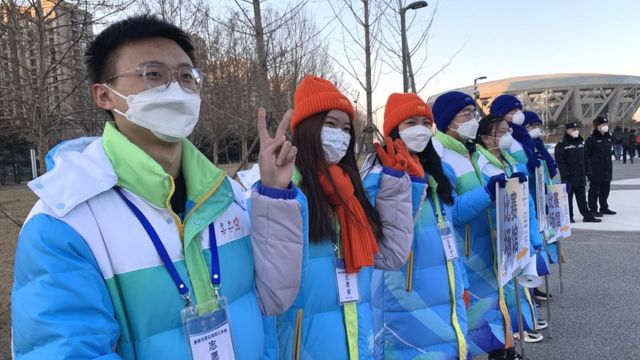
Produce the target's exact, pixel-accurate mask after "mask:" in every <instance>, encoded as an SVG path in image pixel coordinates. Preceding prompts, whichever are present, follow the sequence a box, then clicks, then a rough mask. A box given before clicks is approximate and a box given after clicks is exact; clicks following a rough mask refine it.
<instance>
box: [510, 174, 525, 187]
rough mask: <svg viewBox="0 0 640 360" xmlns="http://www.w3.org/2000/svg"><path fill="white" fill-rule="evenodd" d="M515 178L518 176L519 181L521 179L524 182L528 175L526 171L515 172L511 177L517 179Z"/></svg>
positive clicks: (521, 182)
mask: <svg viewBox="0 0 640 360" xmlns="http://www.w3.org/2000/svg"><path fill="white" fill-rule="evenodd" d="M515 178H518V181H520V184H523V183H524V182H525V181H527V175H526V174H525V173H521V172H514V173H513V174H511V179H515Z"/></svg>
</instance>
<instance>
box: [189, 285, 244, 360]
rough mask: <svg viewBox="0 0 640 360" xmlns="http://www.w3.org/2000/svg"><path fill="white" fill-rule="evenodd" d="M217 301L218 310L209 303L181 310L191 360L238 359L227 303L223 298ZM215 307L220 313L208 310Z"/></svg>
mask: <svg viewBox="0 0 640 360" xmlns="http://www.w3.org/2000/svg"><path fill="white" fill-rule="evenodd" d="M213 302H217V307H216V306H214V305H215V304H212V303H208V304H203V305H196V306H194V305H191V306H188V307H186V308H184V309H182V310H181V311H180V318H181V319H182V327H183V329H184V332H185V335H186V337H187V341H188V342H189V351H190V353H191V359H194V360H235V359H236V355H235V352H234V350H233V340H232V339H231V323H230V321H229V312H228V309H227V301H226V299H225V298H224V297H220V298H219V299H217V300H216V299H214V300H213ZM212 308H214V309H216V310H212V311H207V310H208V309H212Z"/></svg>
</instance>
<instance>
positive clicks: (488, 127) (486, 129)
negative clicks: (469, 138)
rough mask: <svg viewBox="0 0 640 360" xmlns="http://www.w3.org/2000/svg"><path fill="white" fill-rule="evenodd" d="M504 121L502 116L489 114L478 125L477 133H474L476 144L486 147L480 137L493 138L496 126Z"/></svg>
mask: <svg viewBox="0 0 640 360" xmlns="http://www.w3.org/2000/svg"><path fill="white" fill-rule="evenodd" d="M503 121H506V120H505V118H504V117H503V116H500V115H496V114H489V115H487V116H485V117H483V118H482V119H481V120H480V123H479V124H478V132H477V133H476V143H477V144H480V145H482V146H484V147H485V148H486V147H487V145H486V144H485V143H484V141H482V136H493V137H495V133H496V129H495V128H496V125H497V124H499V123H501V122H503Z"/></svg>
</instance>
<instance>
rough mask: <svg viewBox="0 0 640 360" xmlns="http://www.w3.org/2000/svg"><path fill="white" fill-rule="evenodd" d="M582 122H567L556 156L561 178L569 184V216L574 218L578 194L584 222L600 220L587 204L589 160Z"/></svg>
mask: <svg viewBox="0 0 640 360" xmlns="http://www.w3.org/2000/svg"><path fill="white" fill-rule="evenodd" d="M580 126H581V124H580V123H578V122H576V121H574V122H570V123H568V124H566V125H565V126H564V128H565V131H564V132H565V134H564V137H563V138H562V140H561V141H560V142H559V143H558V144H556V147H555V158H556V163H557V165H558V170H559V171H560V180H561V181H562V183H563V184H567V193H568V195H569V216H570V217H571V222H572V223H574V222H575V221H574V220H573V195H575V196H576V201H577V202H578V209H579V210H580V214H582V216H583V221H584V222H600V221H602V220H600V219H597V218H596V217H595V216H594V214H593V212H592V211H591V210H589V206H588V205H587V197H586V194H585V186H586V185H587V180H586V176H587V166H588V162H587V161H586V159H585V156H584V144H583V140H582V137H581V136H580V131H579V130H578V127H580Z"/></svg>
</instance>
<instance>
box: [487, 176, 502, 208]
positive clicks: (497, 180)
mask: <svg viewBox="0 0 640 360" xmlns="http://www.w3.org/2000/svg"><path fill="white" fill-rule="evenodd" d="M496 184H500V187H504V186H505V185H506V184H507V177H506V176H504V174H500V175H493V176H492V177H490V178H489V181H487V185H486V186H485V187H484V189H485V190H486V191H487V193H488V194H489V197H491V201H496Z"/></svg>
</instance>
